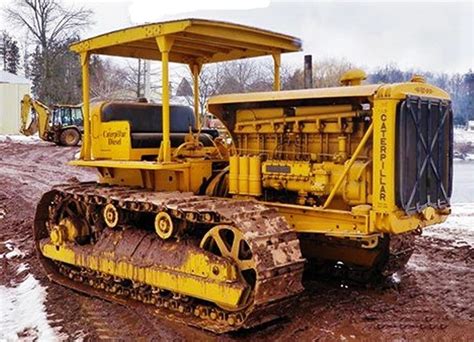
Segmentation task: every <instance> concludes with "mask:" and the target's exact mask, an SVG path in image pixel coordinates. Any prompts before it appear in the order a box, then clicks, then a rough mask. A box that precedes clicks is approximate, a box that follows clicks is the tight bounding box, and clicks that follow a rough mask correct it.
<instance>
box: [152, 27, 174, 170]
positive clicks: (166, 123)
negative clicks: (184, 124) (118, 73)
mask: <svg viewBox="0 0 474 342" xmlns="http://www.w3.org/2000/svg"><path fill="white" fill-rule="evenodd" d="M156 42H157V44H158V48H159V49H160V52H161V73H162V76H161V78H162V100H161V102H162V106H163V110H162V115H163V118H162V120H161V121H162V127H163V140H162V142H161V147H160V155H159V161H161V162H165V163H167V162H171V142H170V87H169V52H170V50H171V47H172V46H173V42H174V39H173V38H171V37H167V36H159V37H157V38H156Z"/></svg>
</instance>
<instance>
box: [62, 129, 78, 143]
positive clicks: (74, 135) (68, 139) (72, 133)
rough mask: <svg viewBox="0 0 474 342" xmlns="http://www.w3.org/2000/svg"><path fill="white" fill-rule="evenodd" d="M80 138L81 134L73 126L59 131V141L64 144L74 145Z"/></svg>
mask: <svg viewBox="0 0 474 342" xmlns="http://www.w3.org/2000/svg"><path fill="white" fill-rule="evenodd" d="M80 140H81V134H80V133H79V132H78V131H77V129H74V128H68V129H65V130H64V131H62V132H61V135H60V136H59V142H60V143H61V145H64V146H76V145H77V144H79V141H80Z"/></svg>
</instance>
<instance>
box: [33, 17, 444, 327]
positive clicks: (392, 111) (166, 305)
mask: <svg viewBox="0 0 474 342" xmlns="http://www.w3.org/2000/svg"><path fill="white" fill-rule="evenodd" d="M71 49H72V50H73V51H75V52H77V53H79V54H80V56H81V62H82V63H81V65H82V81H83V82H82V85H83V102H84V107H83V109H84V139H83V144H82V148H81V154H80V157H79V158H78V159H77V160H73V161H71V162H70V165H74V166H78V167H88V168H93V169H95V170H97V173H98V181H97V182H88V183H71V184H64V185H58V186H56V187H54V188H53V189H52V190H51V191H49V192H47V193H45V194H44V195H43V197H42V199H41V200H40V202H39V204H38V207H37V211H36V216H35V222H34V239H35V243H36V248H37V250H38V253H39V258H40V261H41V263H42V265H43V266H44V268H45V270H46V272H47V274H48V276H49V278H50V279H52V280H53V281H55V282H58V283H60V284H62V285H65V286H68V287H70V288H73V289H76V290H78V291H82V292H84V293H87V294H91V295H95V296H98V297H100V298H104V299H107V300H111V301H116V302H118V303H121V304H124V305H130V306H133V308H134V309H135V310H142V311H143V312H144V313H147V314H149V315H150V319H152V317H155V316H158V317H164V318H167V319H172V320H176V321H179V322H184V323H187V324H190V325H193V326H197V327H200V328H203V329H207V330H211V331H214V332H217V333H223V332H227V331H231V330H237V329H240V328H248V327H252V326H256V325H259V324H261V323H263V322H267V321H270V320H273V319H275V318H276V317H280V316H283V315H287V314H288V313H289V312H291V310H288V308H289V307H290V306H291V305H293V304H294V303H296V302H298V300H297V299H296V296H298V294H299V293H300V292H301V291H303V283H302V279H303V274H304V273H305V274H311V273H313V274H324V273H325V274H335V273H337V275H338V276H340V277H346V278H349V279H352V280H354V281H368V280H371V279H373V278H376V277H382V276H388V275H390V274H393V273H394V272H396V271H398V270H400V269H402V268H403V266H404V265H405V264H406V262H407V261H408V259H409V258H410V256H411V254H412V252H413V248H414V244H415V237H416V235H417V234H419V233H420V231H421V229H423V228H424V227H427V226H430V225H434V224H437V223H441V222H443V221H445V220H446V218H447V216H448V214H449V213H450V196H451V191H452V156H453V153H452V135H453V134H452V110H451V102H450V98H449V95H448V94H447V93H446V92H445V91H443V90H441V89H439V88H437V87H435V86H433V85H430V84H428V83H426V82H425V81H424V80H423V79H422V78H421V77H414V78H413V79H411V80H407V81H406V82H403V83H396V84H367V85H364V84H362V80H363V78H364V77H365V76H364V73H363V72H361V71H360V70H359V71H357V70H355V71H353V72H349V73H348V74H346V75H345V76H344V77H343V78H342V79H341V86H340V87H334V88H321V89H304V90H292V91H281V90H280V76H279V75H280V73H279V70H280V56H281V54H283V53H288V52H294V51H299V50H300V49H301V41H300V40H299V39H298V38H295V37H291V36H288V35H284V34H279V33H275V32H270V31H266V30H261V29H257V28H254V27H248V26H243V25H236V24H230V23H224V22H219V21H209V20H199V19H186V20H177V21H169V22H162V23H154V24H146V25H142V26H137V27H132V28H127V29H123V30H119V31H115V32H111V33H108V34H105V35H101V36H98V37H95V38H90V39H87V40H85V41H81V42H78V43H75V44H73V45H72V47H71ZM94 54H99V55H109V56H122V57H134V58H142V59H151V60H159V61H161V65H162V104H160V105H157V104H149V103H131V102H120V101H107V102H100V103H95V104H94V105H90V101H89V92H90V91H89V64H90V58H91V56H92V55H94ZM257 56H271V57H272V58H273V61H274V73H273V74H274V90H273V91H269V92H261V93H248V94H231V95H221V96H216V97H213V98H211V99H210V100H209V101H208V109H209V112H210V113H212V114H213V115H215V116H216V117H217V118H219V120H221V121H222V123H223V124H224V125H225V126H226V128H227V130H228V132H229V134H230V136H231V137H232V144H231V145H230V146H229V145H227V144H226V143H225V142H223V141H222V139H221V138H219V137H218V135H217V134H215V133H216V132H213V131H212V130H207V131H204V130H202V129H200V123H199V120H198V118H199V117H200V116H199V112H198V109H199V106H198V104H199V101H198V100H197V99H198V98H199V97H198V96H199V94H198V89H199V85H198V82H199V73H200V70H201V67H202V66H203V65H204V64H206V63H214V62H223V61H230V60H235V59H242V58H250V57H257ZM169 62H175V63H184V64H187V65H189V67H190V69H191V71H192V74H193V76H194V96H195V99H196V101H195V110H194V113H193V111H192V110H191V109H190V108H189V107H182V106H173V105H170V101H169V96H170V89H169V76H168V71H169V69H168V68H169ZM110 319H113V317H111V318H110ZM314 324H319V322H318V320H317V319H316V320H315V321H314Z"/></svg>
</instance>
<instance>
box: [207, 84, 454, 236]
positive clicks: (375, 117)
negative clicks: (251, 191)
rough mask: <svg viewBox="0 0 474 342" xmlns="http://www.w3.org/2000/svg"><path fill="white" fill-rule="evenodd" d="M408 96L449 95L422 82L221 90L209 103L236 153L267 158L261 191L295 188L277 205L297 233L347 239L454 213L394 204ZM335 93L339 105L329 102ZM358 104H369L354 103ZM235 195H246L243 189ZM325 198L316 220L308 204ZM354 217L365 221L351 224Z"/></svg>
mask: <svg viewBox="0 0 474 342" xmlns="http://www.w3.org/2000/svg"><path fill="white" fill-rule="evenodd" d="M349 76H350V75H349ZM356 76H357V75H356ZM359 76H360V75H359ZM408 95H415V96H423V97H426V96H428V97H434V98H439V99H449V96H448V94H447V93H446V92H444V91H443V90H441V89H439V88H436V87H435V86H433V85H430V84H426V83H423V82H421V81H420V80H418V79H416V80H415V81H412V82H406V83H397V84H388V85H351V86H345V87H335V88H325V89H309V90H297V91H279V92H267V93H251V94H233V95H221V96H216V97H213V98H211V99H210V100H209V102H208V108H209V110H210V111H211V113H213V114H214V115H216V116H217V117H218V118H219V119H221V121H223V122H224V124H225V125H226V126H227V128H228V130H229V132H230V133H231V134H232V136H233V141H234V144H235V147H236V151H237V155H240V156H246V155H253V154H259V155H262V156H264V159H263V160H264V161H263V162H262V168H261V170H262V187H263V188H266V189H273V190H276V191H291V192H293V194H294V195H293V196H294V197H293V198H294V199H293V201H294V202H293V204H281V205H278V208H279V210H280V212H282V213H284V215H285V216H286V218H287V220H288V222H290V224H292V225H293V226H294V228H295V230H296V231H298V232H306V233H310V232H313V233H323V234H330V235H338V236H341V237H342V236H344V235H345V234H346V235H347V236H349V235H350V234H354V233H355V232H356V233H355V234H356V235H357V234H358V236H362V235H364V234H367V235H370V234H379V233H381V232H384V233H392V234H400V233H403V232H407V231H411V230H414V229H416V228H419V227H424V226H426V225H430V224H435V223H439V222H443V221H444V220H445V219H446V217H447V215H448V214H449V210H447V211H446V210H444V209H443V210H441V209H439V210H434V209H433V208H430V209H433V210H430V209H429V210H427V214H426V215H425V213H422V214H410V215H407V214H406V213H404V212H403V211H402V210H400V209H399V208H398V207H397V205H396V203H395V193H394V192H395V186H394V184H395V148H396V130H395V125H396V115H397V106H398V105H399V103H400V101H401V100H403V99H405V98H406V97H407V96H408ZM336 98H337V99H338V102H339V103H341V104H338V105H334V106H330V105H329V106H328V105H327V102H328V101H333V100H334V99H336ZM354 101H355V102H357V103H363V104H364V105H363V106H362V105H360V104H359V105H358V106H360V107H359V108H357V107H354V106H352V105H348V103H354ZM367 121H372V123H371V124H370V125H367V124H365V123H364V122H367ZM371 134H372V135H373V138H370V136H371ZM347 158H350V159H349V160H347ZM235 160H237V159H235ZM230 168H231V170H232V176H233V177H235V175H237V174H239V175H240V176H242V172H241V171H240V170H238V169H237V168H235V170H236V171H235V172H233V170H234V167H233V164H232V165H231V167H230ZM234 186H235V184H234ZM233 194H236V195H244V193H242V192H241V191H240V188H237V189H235V188H234V189H233ZM247 196H248V194H247ZM314 196H316V197H319V199H318V200H316V199H315V198H314ZM256 197H258V196H256ZM267 197H268V196H267ZM321 201H322V202H321ZM321 203H323V205H322V206H321V207H318V209H319V210H318V211H311V216H312V217H310V216H309V214H308V209H307V208H308V207H309V206H312V207H314V206H320V205H321ZM266 204H267V205H271V206H275V205H276V204H274V203H273V204H272V203H268V202H266ZM290 208H291V209H290ZM334 210H337V211H334ZM353 215H355V216H357V217H360V218H361V220H360V221H359V222H353V221H352V220H351V219H350V218H351V217H352V216H353ZM316 221H317V223H315V222H316Z"/></svg>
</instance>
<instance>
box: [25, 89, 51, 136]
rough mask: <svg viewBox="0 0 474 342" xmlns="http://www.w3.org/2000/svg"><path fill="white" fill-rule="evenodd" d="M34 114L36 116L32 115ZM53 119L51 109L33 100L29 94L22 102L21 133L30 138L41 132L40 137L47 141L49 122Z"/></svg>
mask: <svg viewBox="0 0 474 342" xmlns="http://www.w3.org/2000/svg"><path fill="white" fill-rule="evenodd" d="M32 112H34V115H31V114H32ZM50 117H51V112H50V110H49V108H48V107H47V106H46V105H45V104H43V103H42V102H40V101H37V100H34V99H32V98H31V97H30V96H29V95H28V94H26V95H25V96H24V97H23V100H21V127H20V133H21V134H24V135H26V136H30V135H33V134H35V133H36V132H39V137H40V138H41V139H43V140H47V139H46V136H47V131H48V122H49V120H50Z"/></svg>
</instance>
